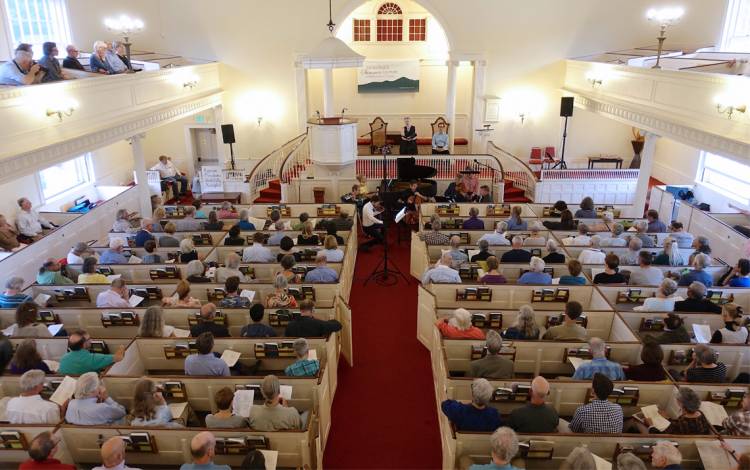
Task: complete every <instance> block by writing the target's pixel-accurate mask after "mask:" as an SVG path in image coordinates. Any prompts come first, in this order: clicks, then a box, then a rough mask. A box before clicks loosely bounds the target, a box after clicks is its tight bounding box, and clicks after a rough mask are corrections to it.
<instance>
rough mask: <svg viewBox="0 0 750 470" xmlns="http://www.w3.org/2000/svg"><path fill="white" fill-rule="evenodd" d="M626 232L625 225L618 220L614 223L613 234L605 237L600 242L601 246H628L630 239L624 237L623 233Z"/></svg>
mask: <svg viewBox="0 0 750 470" xmlns="http://www.w3.org/2000/svg"><path fill="white" fill-rule="evenodd" d="M624 233H625V227H624V226H623V225H622V224H621V223H619V222H617V223H616V224H613V225H612V235H611V236H609V237H603V238H602V241H601V242H600V243H599V244H600V245H601V246H610V247H613V248H614V247H624V246H627V244H628V241H627V240H625V237H623V234H624Z"/></svg>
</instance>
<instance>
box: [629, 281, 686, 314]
mask: <svg viewBox="0 0 750 470" xmlns="http://www.w3.org/2000/svg"><path fill="white" fill-rule="evenodd" d="M675 292H677V283H676V282H675V281H674V280H672V279H670V278H665V279H664V280H662V281H661V284H660V285H659V289H657V291H656V292H655V294H656V296H654V297H649V298H647V299H645V300H644V301H643V305H639V306H637V307H633V310H635V311H636V312H672V311H674V305H675V302H679V301H681V300H683V299H682V297H680V296H679V295H674V294H675Z"/></svg>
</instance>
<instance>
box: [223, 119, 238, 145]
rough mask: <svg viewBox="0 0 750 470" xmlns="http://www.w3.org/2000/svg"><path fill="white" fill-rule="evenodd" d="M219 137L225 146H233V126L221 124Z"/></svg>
mask: <svg viewBox="0 0 750 470" xmlns="http://www.w3.org/2000/svg"><path fill="white" fill-rule="evenodd" d="M221 136H222V137H223V138H224V143H225V144H233V143H234V142H235V141H234V125H232V124H222V125H221Z"/></svg>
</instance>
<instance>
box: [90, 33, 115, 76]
mask: <svg viewBox="0 0 750 470" xmlns="http://www.w3.org/2000/svg"><path fill="white" fill-rule="evenodd" d="M92 49H93V51H94V53H93V54H91V57H89V67H90V68H91V71H92V72H94V73H101V74H103V75H114V74H116V73H117V72H115V69H113V68H112V65H110V63H109V62H107V49H108V47H107V43H106V42H104V41H96V42H95V43H94V47H93V48H92Z"/></svg>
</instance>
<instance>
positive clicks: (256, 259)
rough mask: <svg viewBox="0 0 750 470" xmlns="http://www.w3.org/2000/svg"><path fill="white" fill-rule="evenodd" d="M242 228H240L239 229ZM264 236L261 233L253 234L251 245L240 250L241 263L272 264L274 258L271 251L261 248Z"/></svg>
mask: <svg viewBox="0 0 750 470" xmlns="http://www.w3.org/2000/svg"><path fill="white" fill-rule="evenodd" d="M240 228H242V227H240ZM264 238H265V236H264V235H263V233H262V232H255V233H254V234H253V244H252V245H250V246H248V247H247V248H245V249H244V250H242V261H243V262H245V263H273V261H274V259H275V257H274V256H273V253H271V250H269V249H268V248H266V247H265V246H263V240H264Z"/></svg>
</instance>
